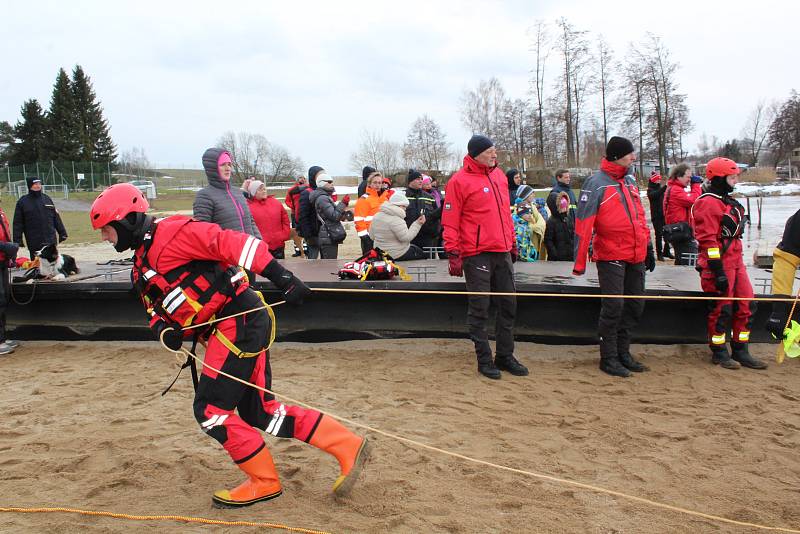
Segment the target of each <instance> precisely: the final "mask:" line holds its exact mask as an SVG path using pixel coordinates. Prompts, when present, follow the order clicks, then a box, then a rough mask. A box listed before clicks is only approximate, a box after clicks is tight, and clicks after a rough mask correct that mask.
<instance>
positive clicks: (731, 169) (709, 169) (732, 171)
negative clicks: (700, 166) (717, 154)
mask: <svg viewBox="0 0 800 534" xmlns="http://www.w3.org/2000/svg"><path fill="white" fill-rule="evenodd" d="M740 172H742V171H741V170H740V169H739V166H738V165H736V162H735V161H733V160H732V159H728V158H714V159H712V160H711V161H709V162H708V165H706V178H708V179H709V180H710V179H711V178H714V177H715V176H732V175H736V174H739V173H740Z"/></svg>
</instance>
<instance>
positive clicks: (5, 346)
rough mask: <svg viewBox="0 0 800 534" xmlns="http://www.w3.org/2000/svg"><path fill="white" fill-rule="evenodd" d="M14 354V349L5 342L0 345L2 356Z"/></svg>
mask: <svg viewBox="0 0 800 534" xmlns="http://www.w3.org/2000/svg"><path fill="white" fill-rule="evenodd" d="M12 352H14V347H12V346H11V345H9V344H8V343H6V342H5V341H4V342H3V343H0V354H11V353H12Z"/></svg>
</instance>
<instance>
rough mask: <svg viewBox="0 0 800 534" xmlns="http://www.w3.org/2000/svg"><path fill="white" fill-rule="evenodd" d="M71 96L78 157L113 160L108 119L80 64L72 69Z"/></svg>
mask: <svg viewBox="0 0 800 534" xmlns="http://www.w3.org/2000/svg"><path fill="white" fill-rule="evenodd" d="M72 96H73V99H74V101H75V108H76V111H77V115H78V126H79V135H78V139H79V141H80V159H81V160H84V161H92V160H93V161H113V160H114V159H116V157H117V147H116V146H115V145H114V142H113V141H112V140H111V135H110V134H109V131H108V121H106V119H105V118H103V108H102V107H101V106H100V103H99V102H97V95H95V92H94V88H93V87H92V81H91V79H90V78H89V77H88V76H86V74H85V73H84V72H83V68H81V66H80V65H75V68H74V69H73V70H72Z"/></svg>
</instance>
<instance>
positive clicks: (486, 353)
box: [473, 338, 501, 380]
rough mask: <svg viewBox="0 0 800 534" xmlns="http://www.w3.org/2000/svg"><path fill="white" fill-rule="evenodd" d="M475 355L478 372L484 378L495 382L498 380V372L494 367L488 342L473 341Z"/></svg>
mask: <svg viewBox="0 0 800 534" xmlns="http://www.w3.org/2000/svg"><path fill="white" fill-rule="evenodd" d="M473 341H474V343H475V354H476V355H477V356H478V372H479V373H480V374H482V375H483V376H485V377H486V378H491V379H492V380H497V379H498V378H500V376H501V374H500V370H499V369H498V368H497V367H495V365H494V361H493V360H492V348H491V347H490V346H489V342H488V341H485V340H481V341H475V340H474V338H473Z"/></svg>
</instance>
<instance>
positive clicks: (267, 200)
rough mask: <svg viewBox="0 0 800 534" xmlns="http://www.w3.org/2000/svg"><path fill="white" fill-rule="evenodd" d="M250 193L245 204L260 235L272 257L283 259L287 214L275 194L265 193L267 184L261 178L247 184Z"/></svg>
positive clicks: (287, 236)
mask: <svg viewBox="0 0 800 534" xmlns="http://www.w3.org/2000/svg"><path fill="white" fill-rule="evenodd" d="M247 192H248V193H249V194H250V196H249V198H248V199H247V206H248V207H249V208H250V213H251V214H252V215H253V220H254V221H255V223H256V227H257V228H258V231H259V232H261V237H262V239H263V240H264V241H266V242H267V246H268V247H269V253H270V254H272V257H273V258H277V259H279V260H282V259H284V252H283V251H284V247H285V245H286V240H287V239H289V231H290V230H291V228H290V226H289V215H288V214H287V213H286V210H285V209H283V205H282V204H281V203H280V201H278V200H276V199H275V195H270V194H268V193H267V186H266V185H264V182H262V181H261V180H252V181H250V183H249V184H248V185H247Z"/></svg>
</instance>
